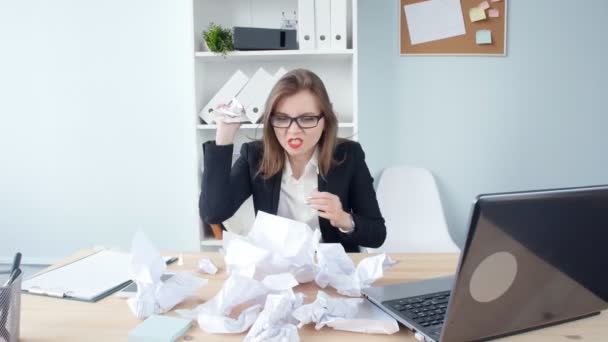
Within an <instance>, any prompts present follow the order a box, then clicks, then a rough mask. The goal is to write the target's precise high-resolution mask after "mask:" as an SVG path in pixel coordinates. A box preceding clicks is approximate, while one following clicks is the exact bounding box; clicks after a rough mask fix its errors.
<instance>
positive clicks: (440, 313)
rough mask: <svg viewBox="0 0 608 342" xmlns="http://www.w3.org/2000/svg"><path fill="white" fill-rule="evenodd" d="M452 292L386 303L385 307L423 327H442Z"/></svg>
mask: <svg viewBox="0 0 608 342" xmlns="http://www.w3.org/2000/svg"><path fill="white" fill-rule="evenodd" d="M449 299H450V291H445V292H437V293H432V294H428V295H422V296H417V297H407V298H403V299H395V300H391V301H387V302H384V303H383V304H384V305H387V306H388V307H390V308H392V309H393V311H394V312H395V313H397V314H399V315H400V316H402V317H403V318H406V319H407V320H409V321H414V322H416V323H417V324H418V325H420V326H423V327H434V326H441V325H442V324H443V319H444V317H445V312H446V308H447V306H448V300H449Z"/></svg>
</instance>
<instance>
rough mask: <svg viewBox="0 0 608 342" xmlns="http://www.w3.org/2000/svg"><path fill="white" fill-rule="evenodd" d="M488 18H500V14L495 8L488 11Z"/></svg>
mask: <svg viewBox="0 0 608 342" xmlns="http://www.w3.org/2000/svg"><path fill="white" fill-rule="evenodd" d="M488 16H489V17H490V18H498V17H500V12H499V11H498V10H497V9H496V8H492V9H490V10H489V11H488Z"/></svg>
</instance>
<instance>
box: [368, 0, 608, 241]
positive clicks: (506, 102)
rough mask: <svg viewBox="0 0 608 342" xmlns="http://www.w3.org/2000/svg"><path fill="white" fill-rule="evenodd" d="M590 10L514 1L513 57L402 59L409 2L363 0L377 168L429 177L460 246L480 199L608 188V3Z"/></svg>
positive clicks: (371, 152) (590, 5)
mask: <svg viewBox="0 0 608 342" xmlns="http://www.w3.org/2000/svg"><path fill="white" fill-rule="evenodd" d="M580 2H581V6H582V3H584V6H582V7H574V6H573V2H570V1H565V0H560V1H554V0H553V1H550V0H535V1H524V0H512V1H510V2H509V23H508V24H509V25H508V51H507V53H508V56H507V57H439V56H434V57H399V50H398V41H399V35H398V32H399V28H398V24H399V17H398V16H399V12H398V11H399V10H400V8H399V2H398V1H396V0H390V1H386V0H383V1H370V0H361V1H360V8H359V13H360V16H359V23H360V41H359V44H360V51H361V57H360V75H361V79H360V82H361V89H360V96H361V99H360V101H361V104H360V108H361V113H360V118H361V119H360V121H361V122H360V126H361V135H360V136H361V139H360V140H361V142H362V143H363V145H364V148H365V150H366V152H367V155H368V162H369V163H370V168H371V169H372V170H373V171H374V172H378V171H379V170H380V169H381V168H382V167H385V166H388V165H394V164H407V165H415V166H423V167H426V168H428V169H430V170H431V171H432V172H433V173H434V174H435V176H436V178H437V180H438V183H439V188H440V193H441V195H442V200H443V203H444V207H445V210H446V216H447V219H448V223H449V225H450V228H451V232H452V235H453V237H454V238H455V239H456V241H457V243H459V244H462V242H463V241H464V237H465V232H466V228H467V222H466V221H467V219H468V213H469V209H470V204H471V200H472V198H473V197H474V196H475V195H476V194H478V193H485V192H497V191H512V190H519V189H531V188H547V187H563V186H578V185H589V184H598V183H608V152H607V151H606V147H608V134H607V131H608V111H607V107H608V106H607V102H606V101H607V98H608V85H607V84H608V66H607V65H606V64H607V63H606V60H607V58H608V57H607V56H608V44H606V42H607V41H608V40H607V38H606V34H607V33H608V21H607V20H606V19H608V1H605V0H585V1H580ZM577 3H579V2H578V1H577ZM384 85H386V86H384ZM383 99H393V100H394V101H395V102H393V100H388V102H384V101H383ZM376 104H379V105H377V106H376ZM375 108H378V110H374V109H375ZM393 109H395V110H393ZM387 136H389V137H390V138H385V137H387ZM388 146H394V147H393V148H390V149H389V147H388Z"/></svg>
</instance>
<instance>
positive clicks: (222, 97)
mask: <svg viewBox="0 0 608 342" xmlns="http://www.w3.org/2000/svg"><path fill="white" fill-rule="evenodd" d="M247 81H249V77H247V75H245V73H243V72H242V71H241V70H237V71H236V72H235V73H234V74H233V75H232V76H231V77H230V79H228V81H227V82H226V83H225V84H224V85H223V86H222V88H220V90H219V91H218V92H217V93H216V94H215V95H214V96H213V98H211V100H210V101H209V102H208V103H207V105H206V106H205V107H203V109H202V110H201V111H200V112H199V113H198V116H199V117H200V118H201V119H202V120H203V121H205V123H209V124H210V123H211V122H212V120H213V116H212V115H211V113H212V112H213V110H214V109H215V108H217V106H219V105H221V104H227V103H228V102H229V101H230V100H232V99H233V98H234V97H235V96H237V94H238V93H239V92H240V91H241V90H242V89H243V87H245V85H246V84H247Z"/></svg>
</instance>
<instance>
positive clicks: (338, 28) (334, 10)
mask: <svg viewBox="0 0 608 342" xmlns="http://www.w3.org/2000/svg"><path fill="white" fill-rule="evenodd" d="M346 1H347V0H330V4H331V10H330V14H331V23H330V25H331V30H330V36H331V48H332V49H336V50H340V49H346V34H347V33H346V12H347V10H348V9H347V3H346Z"/></svg>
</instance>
